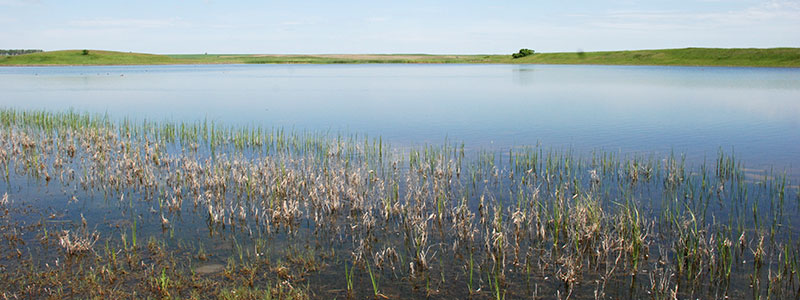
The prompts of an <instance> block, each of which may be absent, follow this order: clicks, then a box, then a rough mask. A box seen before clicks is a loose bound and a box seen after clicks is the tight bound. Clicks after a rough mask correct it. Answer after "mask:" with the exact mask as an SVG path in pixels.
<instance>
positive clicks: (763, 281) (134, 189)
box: [0, 51, 800, 299]
mask: <svg viewBox="0 0 800 300" xmlns="http://www.w3.org/2000/svg"><path fill="white" fill-rule="evenodd" d="M92 53H94V51H92ZM90 55H91V54H90ZM0 128H2V130H0V171H2V173H1V174H0V175H2V176H0V177H2V178H3V183H4V184H2V187H1V188H0V191H2V193H3V197H2V200H1V201H0V228H2V230H1V231H2V232H3V239H2V240H0V270H2V272H0V291H2V294H0V295H2V297H3V298H4V299H15V298H66V297H73V298H97V297H112V298H126V297H147V298H207V297H211V296H214V297H219V298H225V299H234V298H248V299H249V298H266V299H272V298H277V299H284V298H290V299H304V298H327V299H333V298H338V299H346V298H355V299H360V298H368V297H374V298H409V297H416V298H422V297H430V298H468V297H475V298H493V299H504V298H508V299H513V298H548V299H552V298H559V299H587V298H592V299H606V298H623V297H624V298H640V299H676V298H702V299H707V298H724V297H731V298H742V297H752V298H759V299H760V298H765V299H772V298H797V297H799V296H800V275H798V274H797V272H798V265H799V264H800V245H798V243H797V241H798V231H797V226H798V220H800V219H798V218H797V217H796V216H797V214H798V211H799V210H800V193H798V189H797V183H796V182H795V181H793V180H794V179H792V178H788V177H787V176H786V175H783V174H780V173H775V172H772V171H759V172H753V171H747V169H745V168H744V165H743V164H744V163H743V162H741V161H739V160H737V159H736V158H735V157H734V156H733V154H732V153H725V152H722V151H720V153H719V154H718V156H717V159H716V160H715V161H713V162H709V163H707V164H706V163H703V164H700V165H698V166H692V165H689V164H687V163H686V162H685V160H684V159H683V157H682V156H680V155H677V154H671V155H668V156H665V157H654V156H640V155H632V156H629V157H628V156H620V155H617V154H614V153H607V152H594V153H591V154H588V155H578V154H575V153H573V152H571V151H556V150H550V149H547V148H544V147H542V146H530V147H522V148H513V149H506V150H503V151H500V152H493V151H468V150H465V146H464V145H463V144H451V143H444V144H443V145H440V146H426V147H421V148H410V149H407V148H396V147H393V146H391V145H387V144H386V143H385V142H384V141H383V140H382V139H381V138H380V137H377V138H369V137H365V136H359V135H355V134H352V135H347V134H324V133H297V132H288V131H285V130H283V129H280V128H274V129H266V128H260V127H229V126H225V125H224V124H217V123H214V122H209V121H197V122H151V121H142V120H131V119H119V120H115V119H112V118H110V117H109V116H105V115H94V114H87V113H76V112H72V111H68V112H48V111H18V110H13V109H2V110H0ZM342 272H344V274H342Z"/></svg>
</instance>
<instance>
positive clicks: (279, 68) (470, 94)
mask: <svg viewBox="0 0 800 300" xmlns="http://www.w3.org/2000/svg"><path fill="white" fill-rule="evenodd" d="M0 90H2V91H3V92H2V93H3V97H2V98H1V99H0V106H3V107H12V108H24V109H49V110H64V109H69V108H73V109H76V110H78V111H88V112H108V113H109V114H110V115H111V116H113V117H135V118H145V117H146V118H150V119H155V120H161V119H170V120H202V119H210V120H216V121H219V122H222V123H227V124H242V125H252V124H259V125H265V126H277V127H283V128H287V129H295V130H309V131H332V132H351V133H362V134H368V135H370V136H378V135H380V136H382V137H383V139H384V140H386V141H388V142H390V143H392V144H393V145H396V146H406V145H425V144H441V143H443V142H444V141H445V139H447V140H449V141H457V142H462V141H463V142H464V143H465V144H466V146H467V147H468V148H472V149H475V148H484V149H496V150H501V151H503V150H504V149H507V148H509V147H514V146H522V145H534V144H537V143H541V144H542V145H544V146H547V147H552V148H556V149H566V148H570V149H574V150H576V151H579V152H588V151H591V150H595V149H600V150H603V151H613V152H618V153H622V154H627V153H645V154H651V153H654V154H662V155H663V154H668V153H669V152H670V151H674V152H676V153H684V154H686V155H687V158H688V159H689V160H690V161H692V162H701V161H703V160H704V159H706V160H713V158H714V157H715V156H716V155H717V152H718V150H720V149H723V150H725V151H728V152H731V151H732V152H735V153H736V155H737V157H739V158H741V159H743V160H744V161H745V162H746V164H747V166H748V167H749V168H754V169H766V168H775V169H777V170H781V171H784V170H785V171H787V172H790V173H793V174H795V175H797V174H798V172H800V169H799V168H798V167H797V166H800V146H798V145H800V70H798V69H791V68H788V69H777V68H720V67H660V66H572V65H565V66H560V65H380V64H379V65H197V66H195V65H191V66H109V67H105V66H100V67H97V66H90V67H27V68H16V67H11V68H0Z"/></svg>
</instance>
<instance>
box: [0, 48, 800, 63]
mask: <svg viewBox="0 0 800 300" xmlns="http://www.w3.org/2000/svg"><path fill="white" fill-rule="evenodd" d="M371 63H402V64H417V63H428V64H448V63H454V64H593V65H664V66H729V67H795V68H796V67H800V48H771V49H754V48H747V49H744V48H739V49H722V48H684V49H660V50H634V51H603V52H585V53H584V52H561V53H536V54H533V55H530V56H526V57H521V58H512V57H511V55H510V54H509V55H427V54H318V55H277V54H272V55H253V54H174V55H157V54H142V53H126V52H114V51H100V50H62V51H49V52H42V53H32V54H25V55H18V56H5V57H0V65H6V66H48V65H159V64H371Z"/></svg>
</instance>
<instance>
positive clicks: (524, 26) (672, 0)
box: [0, 0, 800, 54]
mask: <svg viewBox="0 0 800 300" xmlns="http://www.w3.org/2000/svg"><path fill="white" fill-rule="evenodd" d="M684 47H722V48H747V47H755V48H771V47H800V0H695V1H690V0H642V1H638V0H619V1H600V0H565V1H543V0H527V1H525V0H521V1H512V0H509V1H503V0H493V1H469V0H461V1H444V0H441V1H437V0H428V1H419V0H398V1H382V0H371V1H361V0H338V1H330V0H326V1H315V0H307V1H288V0H280V1H222V0H207V1H202V0H200V1H193V0H157V1H149V0H143V1H131V0H127V1H116V0H100V1H95V0H85V1H48V0H0V49H43V50H46V51H49V50H62V49H103V50H116V51H133V52H146V53H161V54H171V53H263V54H270V53H275V54H277V53H286V54H326V53H429V54H507V53H512V52H516V51H517V50H519V49H520V48H530V49H533V50H535V51H536V52H572V51H579V50H582V51H601V50H636V49H659V48H684Z"/></svg>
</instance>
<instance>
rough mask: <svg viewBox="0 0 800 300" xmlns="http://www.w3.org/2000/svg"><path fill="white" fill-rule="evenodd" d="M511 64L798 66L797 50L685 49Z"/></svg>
mask: <svg viewBox="0 0 800 300" xmlns="http://www.w3.org/2000/svg"><path fill="white" fill-rule="evenodd" d="M513 63H534V64H536V63H539V64H602V65H667V66H674V65H682V66H751V67H800V48H772V49H720V48H685V49H663V50H637V51H605V52H586V53H538V54H534V55H533V56H527V57H523V58H518V59H514V60H513Z"/></svg>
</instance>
